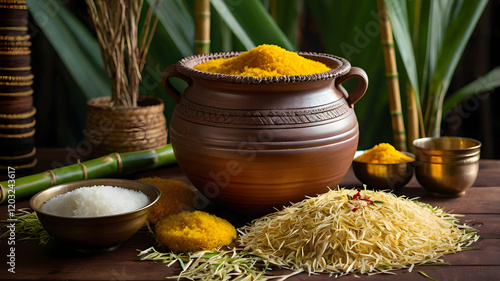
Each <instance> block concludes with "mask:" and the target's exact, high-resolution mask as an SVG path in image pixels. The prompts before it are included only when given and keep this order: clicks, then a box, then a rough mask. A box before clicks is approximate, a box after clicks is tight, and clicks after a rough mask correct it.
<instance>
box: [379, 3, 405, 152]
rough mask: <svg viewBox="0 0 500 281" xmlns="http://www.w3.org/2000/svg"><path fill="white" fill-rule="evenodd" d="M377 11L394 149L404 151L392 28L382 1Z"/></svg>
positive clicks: (403, 134)
mask: <svg viewBox="0 0 500 281" xmlns="http://www.w3.org/2000/svg"><path fill="white" fill-rule="evenodd" d="M377 6H378V11H379V24H380V37H381V41H382V45H383V50H384V63H385V71H386V82H387V89H388V92H389V108H390V112H391V121H392V132H393V136H394V146H395V147H396V149H398V150H401V151H406V150H407V146H406V131H405V126H404V120H403V113H402V110H401V96H400V89H399V80H398V78H399V74H398V70H397V65H396V52H395V50H394V40H393V37H392V28H391V23H390V21H389V18H388V16H387V10H386V8H385V3H384V0H377Z"/></svg>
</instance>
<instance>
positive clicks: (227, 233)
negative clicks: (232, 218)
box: [155, 211, 236, 252]
mask: <svg viewBox="0 0 500 281" xmlns="http://www.w3.org/2000/svg"><path fill="white" fill-rule="evenodd" d="M155 233H156V240H157V241H158V242H159V243H160V244H161V245H163V246H165V247H166V248H168V249H170V250H172V251H174V252H197V251H202V250H213V249H216V248H219V247H222V246H225V245H229V244H231V242H232V241H233V240H234V239H235V238H236V229H235V228H234V226H233V225H232V224H231V223H229V222H228V221H227V220H225V219H223V218H220V217H217V216H215V215H212V214H209V213H206V212H202V211H194V212H189V211H184V212H181V213H178V214H175V215H170V216H167V217H165V218H163V219H162V220H160V221H159V222H158V223H157V224H156V225H155Z"/></svg>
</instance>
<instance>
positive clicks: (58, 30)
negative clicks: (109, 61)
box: [27, 0, 111, 99]
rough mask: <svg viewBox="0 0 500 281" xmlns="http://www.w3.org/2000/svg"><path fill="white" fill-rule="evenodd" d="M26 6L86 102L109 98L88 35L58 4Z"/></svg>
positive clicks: (96, 50)
mask: <svg viewBox="0 0 500 281" xmlns="http://www.w3.org/2000/svg"><path fill="white" fill-rule="evenodd" d="M27 5H28V9H29V11H30V13H31V15H32V16H33V19H34V20H35V21H36V22H37V24H38V26H39V27H40V28H41V29H42V30H43V32H44V34H45V36H46V37H47V39H48V40H49V41H50V42H51V44H52V46H53V47H54V49H55V50H56V52H57V53H58V55H59V57H60V58H61V60H62V62H63V63H64V65H65V66H66V68H67V70H68V72H69V73H70V74H71V76H72V77H73V79H74V81H75V83H76V84H77V85H78V87H79V89H80V90H81V91H82V93H84V95H85V97H86V99H90V98H95V97H101V96H109V95H110V94H111V85H110V82H109V79H108V78H107V76H106V74H105V73H104V68H103V65H102V60H101V59H100V50H99V46H98V44H97V41H96V40H95V39H93V40H92V38H93V37H92V36H91V35H90V32H89V31H88V30H86V29H85V28H84V27H83V25H82V24H81V23H80V22H78V21H76V20H75V19H74V16H72V15H71V14H70V12H69V11H68V10H67V9H66V7H65V6H64V5H62V4H60V3H59V1H55V0H46V1H27Z"/></svg>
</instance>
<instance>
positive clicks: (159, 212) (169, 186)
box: [139, 177, 194, 224]
mask: <svg viewBox="0 0 500 281" xmlns="http://www.w3.org/2000/svg"><path fill="white" fill-rule="evenodd" d="M139 181H142V182H145V183H149V184H152V185H154V186H156V187H157V188H158V189H159V190H160V191H161V194H162V195H161V197H160V199H158V201H156V203H155V204H154V205H153V206H151V208H150V209H149V214H148V221H149V222H150V223H153V224H154V223H156V222H158V221H159V220H160V219H162V218H164V217H165V216H168V215H172V214H177V213H180V212H182V211H192V210H194V190H193V188H191V187H189V186H188V185H186V184H185V183H183V182H181V181H178V180H170V179H163V178H160V177H148V178H141V179H139Z"/></svg>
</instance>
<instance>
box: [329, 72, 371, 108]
mask: <svg viewBox="0 0 500 281" xmlns="http://www.w3.org/2000/svg"><path fill="white" fill-rule="evenodd" d="M351 78H358V79H359V82H358V86H357V87H356V89H354V91H353V92H352V93H351V94H347V91H346V90H345V89H344V87H342V85H341V84H342V83H344V82H345V81H347V80H349V79H351ZM335 87H336V88H337V89H339V90H340V91H341V92H343V93H344V94H345V95H346V97H347V103H348V104H349V107H352V106H353V105H354V104H355V103H356V102H357V101H358V100H359V99H360V98H361V97H363V95H364V94H365V92H366V89H368V75H366V72H365V71H364V70H363V69H361V68H359V67H351V70H349V72H347V74H345V75H343V76H340V77H337V79H335Z"/></svg>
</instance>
